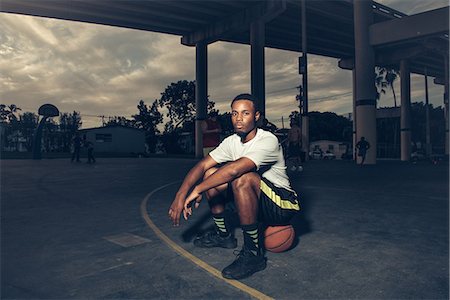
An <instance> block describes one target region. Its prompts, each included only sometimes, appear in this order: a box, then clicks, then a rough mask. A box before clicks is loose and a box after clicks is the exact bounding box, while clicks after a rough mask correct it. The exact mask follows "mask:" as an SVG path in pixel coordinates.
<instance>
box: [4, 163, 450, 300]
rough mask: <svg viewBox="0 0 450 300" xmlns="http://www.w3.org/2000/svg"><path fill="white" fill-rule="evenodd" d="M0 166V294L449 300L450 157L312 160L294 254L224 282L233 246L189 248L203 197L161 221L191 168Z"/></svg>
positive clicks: (303, 180) (298, 178)
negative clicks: (175, 217)
mask: <svg viewBox="0 0 450 300" xmlns="http://www.w3.org/2000/svg"><path fill="white" fill-rule="evenodd" d="M0 163H1V170H2V171H1V205H2V206H1V222H2V223H1V228H2V229H1V241H2V243H1V247H2V248H1V272H2V273H1V298H2V299H18V298H21V299H31V298H33V299H36V298H39V299H52V298H53V299H61V298H65V299H67V298H73V299H79V298H121V299H129V298H134V299H144V298H145V299H161V298H165V299H194V298H196V299H249V298H261V299H264V298H267V299H269V298H274V299H303V298H308V299H319V298H320V299H336V298H358V299H369V298H370V299H373V298H377V299H392V298H433V299H448V297H449V285H448V282H449V278H448V274H449V269H448V266H449V258H448V254H449V253H448V249H449V247H448V246H449V244H448V237H449V235H448V233H449V227H448V226H449V223H448V222H449V219H448V213H449V205H448V203H449V202H448V199H449V194H448V192H449V186H448V180H449V177H448V162H446V163H442V164H438V165H433V164H431V163H428V162H419V163H417V164H412V163H400V162H395V161H380V162H378V164H377V165H374V166H365V167H363V168H361V167H359V166H356V165H354V164H353V163H352V162H348V161H310V162H308V163H307V164H305V165H304V171H303V172H302V173H299V174H293V176H292V177H291V181H292V184H293V186H294V188H295V189H296V190H297V192H298V193H299V194H300V199H301V205H302V207H303V212H302V214H301V215H300V216H299V217H298V218H297V219H296V220H295V226H296V228H297V237H296V241H295V246H294V248H293V249H291V250H289V251H287V252H284V253H279V254H276V253H268V254H267V257H268V266H267V268H266V270H264V271H262V272H258V273H256V274H254V275H253V276H252V277H250V278H247V279H244V280H242V281H229V280H225V279H223V278H221V276H220V271H221V270H222V268H224V267H225V266H227V265H228V264H229V263H230V262H232V261H233V260H234V255H233V250H229V249H200V248H195V247H194V246H193V245H192V243H191V241H192V239H193V238H194V237H195V235H196V234H198V233H199V232H202V231H204V230H206V229H207V228H208V227H209V226H211V224H212V223H211V222H210V219H209V216H208V211H207V204H206V203H202V204H201V206H200V208H199V209H198V210H196V211H194V214H193V216H192V218H191V219H190V220H189V221H188V222H185V221H184V220H183V221H182V222H181V226H180V227H176V228H174V227H172V225H171V222H170V220H169V218H168V217H167V209H168V207H169V205H170V203H171V201H172V199H173V196H174V194H175V192H176V191H177V188H178V186H179V184H180V182H181V180H182V179H183V177H184V175H185V174H186V172H187V171H188V170H189V168H190V167H192V166H193V165H194V164H195V160H190V159H157V158H142V159H126V158H123V159H99V162H98V164H96V165H88V164H86V163H80V164H76V163H74V164H71V163H70V162H69V160H66V159H54V160H41V161H32V160H2V161H1V162H0ZM236 233H237V236H238V243H239V245H238V248H237V249H240V247H241V245H242V236H241V233H240V231H239V230H238V231H236Z"/></svg>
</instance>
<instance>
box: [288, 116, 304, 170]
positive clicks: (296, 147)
mask: <svg viewBox="0 0 450 300" xmlns="http://www.w3.org/2000/svg"><path fill="white" fill-rule="evenodd" d="M297 122H298V121H297V120H295V119H294V118H293V119H292V120H291V123H290V125H291V129H289V132H288V154H289V159H290V160H291V161H292V162H293V164H294V165H293V166H292V167H291V171H301V166H300V161H301V160H300V152H301V142H302V130H301V129H300V127H299V126H298V124H297Z"/></svg>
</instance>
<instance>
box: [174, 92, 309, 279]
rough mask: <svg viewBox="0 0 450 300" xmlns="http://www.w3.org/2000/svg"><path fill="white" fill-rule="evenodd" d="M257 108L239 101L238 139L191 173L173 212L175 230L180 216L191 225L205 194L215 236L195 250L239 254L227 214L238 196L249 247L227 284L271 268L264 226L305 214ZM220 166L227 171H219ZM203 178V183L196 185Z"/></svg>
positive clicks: (250, 100)
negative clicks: (190, 219) (230, 202)
mask: <svg viewBox="0 0 450 300" xmlns="http://www.w3.org/2000/svg"><path fill="white" fill-rule="evenodd" d="M256 103H257V102H256V100H255V98H254V97H253V96H252V95H250V94H241V95H238V96H236V97H235V98H234V100H233V101H232V103H231V110H232V112H231V121H232V124H233V127H234V131H235V134H233V135H231V136H229V137H227V138H226V139H225V140H224V141H223V142H222V143H221V144H220V145H219V146H218V147H217V148H216V149H214V150H213V151H211V152H210V153H209V155H208V156H206V157H205V158H203V159H202V160H201V161H200V162H199V163H197V164H196V165H195V166H194V167H193V168H192V169H191V170H190V171H189V173H188V174H187V175H186V177H185V179H184V181H183V183H182V185H181V187H180V188H179V190H178V192H177V194H176V196H175V199H174V201H173V202H172V205H171V206H170V209H169V216H170V218H171V219H172V222H173V224H174V225H175V226H178V225H179V219H180V216H181V214H182V213H183V216H184V218H185V219H186V220H187V219H188V217H189V216H190V215H191V214H192V207H191V205H192V203H194V204H195V205H194V206H195V207H198V205H199V204H200V201H201V195H202V193H205V196H206V198H207V199H208V203H209V205H210V209H211V213H212V215H213V220H214V224H215V229H216V230H215V231H213V232H208V233H207V234H205V235H203V236H201V237H198V238H196V239H195V240H194V245H195V246H197V247H205V248H211V247H222V248H236V247H237V241H236V239H235V238H234V236H233V234H232V233H231V230H230V226H229V224H228V221H227V219H226V218H225V214H224V211H225V201H226V197H227V196H233V198H234V202H235V205H236V210H237V213H238V216H239V222H240V225H241V228H242V231H243V236H244V245H243V247H242V250H241V251H240V253H239V254H238V256H237V259H236V260H235V261H234V262H233V263H232V264H230V265H229V266H228V267H226V268H225V269H223V271H222V276H223V277H225V278H228V279H242V278H246V277H248V276H251V275H252V274H253V273H255V272H258V271H261V270H264V269H265V268H266V258H265V257H264V249H263V243H262V239H261V237H262V232H261V231H262V229H261V227H260V222H261V221H263V222H264V223H265V224H270V225H277V224H278V225H281V224H288V223H289V221H290V219H291V218H292V217H293V216H294V215H295V213H297V212H298V211H299V210H300V206H299V204H298V200H297V195H296V193H295V192H294V190H293V189H292V188H291V186H290V183H289V178H288V176H287V175H286V165H285V161H284V158H283V151H282V148H281V146H280V145H279V144H278V139H277V138H276V137H275V136H274V135H273V134H272V133H270V132H268V131H265V130H262V129H258V128H256V122H257V121H258V120H259V118H260V113H259V111H258V109H257V107H256ZM219 164H222V165H221V166H220V167H218V165H219ZM201 178H203V181H202V182H201V183H200V184H198V185H196V183H197V182H198V181H199V180H200V179H201ZM189 191H190V193H189Z"/></svg>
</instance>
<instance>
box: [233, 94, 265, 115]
mask: <svg viewBox="0 0 450 300" xmlns="http://www.w3.org/2000/svg"><path fill="white" fill-rule="evenodd" d="M238 100H248V101H251V102H253V106H254V107H255V112H257V111H259V107H258V100H257V99H256V97H255V96H253V95H251V94H239V95H237V96H236V97H234V99H233V101H231V106H233V103H234V102H235V101H238Z"/></svg>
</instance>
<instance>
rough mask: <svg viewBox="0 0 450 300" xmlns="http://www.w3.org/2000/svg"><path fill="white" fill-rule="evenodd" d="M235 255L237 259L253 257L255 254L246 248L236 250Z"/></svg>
mask: <svg viewBox="0 0 450 300" xmlns="http://www.w3.org/2000/svg"><path fill="white" fill-rule="evenodd" d="M233 254H234V255H235V256H236V258H237V259H240V258H241V257H242V258H247V257H252V256H253V253H252V252H251V251H250V250H248V249H245V248H242V249H241V250H234V251H233Z"/></svg>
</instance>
